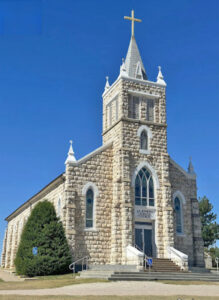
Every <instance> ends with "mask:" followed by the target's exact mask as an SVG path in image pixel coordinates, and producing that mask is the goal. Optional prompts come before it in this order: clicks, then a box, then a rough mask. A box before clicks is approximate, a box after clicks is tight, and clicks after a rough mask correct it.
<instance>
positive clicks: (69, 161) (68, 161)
mask: <svg viewBox="0 0 219 300" xmlns="http://www.w3.org/2000/svg"><path fill="white" fill-rule="evenodd" d="M69 142H70V147H69V151H68V157H67V159H66V161H65V164H66V165H67V164H72V163H75V162H76V158H75V154H74V150H73V148H72V141H71V140H70V141H69Z"/></svg>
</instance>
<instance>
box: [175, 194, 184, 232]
mask: <svg viewBox="0 0 219 300" xmlns="http://www.w3.org/2000/svg"><path fill="white" fill-rule="evenodd" d="M176 198H178V199H179V201H180V208H181V211H180V218H181V227H182V232H177V231H176V230H175V232H176V235H177V236H185V231H184V214H183V212H184V205H185V204H186V200H185V197H184V195H183V193H182V192H181V191H176V192H175V193H174V194H173V208H174V210H175V199H176ZM175 222H176V220H175ZM175 225H176V224H175Z"/></svg>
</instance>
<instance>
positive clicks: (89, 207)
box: [85, 188, 94, 228]
mask: <svg viewBox="0 0 219 300" xmlns="http://www.w3.org/2000/svg"><path fill="white" fill-rule="evenodd" d="M93 210H94V192H93V190H92V189H91V188H89V189H88V190H87V193H86V225H85V226H86V228H92V227H93V215H94V213H93Z"/></svg>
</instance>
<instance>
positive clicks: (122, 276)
mask: <svg viewBox="0 0 219 300" xmlns="http://www.w3.org/2000/svg"><path fill="white" fill-rule="evenodd" d="M109 280H134V281H135V280H136V281H143V280H146V281H147V280H185V281H216V282H219V276H215V275H214V274H209V273H208V275H207V274H206V273H205V274H204V273H189V272H188V273H186V272H185V273H184V272H182V273H179V272H177V273H171V272H169V273H163V272H157V273H156V272H154V273H141V272H139V273H128V274H127V273H116V272H115V273H114V274H112V275H111V276H110V277H109Z"/></svg>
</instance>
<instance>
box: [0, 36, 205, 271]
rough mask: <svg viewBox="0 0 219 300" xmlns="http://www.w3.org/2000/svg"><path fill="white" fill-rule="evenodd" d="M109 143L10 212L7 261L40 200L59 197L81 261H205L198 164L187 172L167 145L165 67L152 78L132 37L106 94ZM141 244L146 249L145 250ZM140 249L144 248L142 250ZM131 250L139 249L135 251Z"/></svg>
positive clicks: (71, 163) (70, 162)
mask: <svg viewBox="0 0 219 300" xmlns="http://www.w3.org/2000/svg"><path fill="white" fill-rule="evenodd" d="M102 137H103V144H102V146H101V147H100V148H98V149H96V150H95V151H93V152H92V153H89V154H88V155H87V156H85V157H83V158H81V159H80V160H76V159H75V156H74V152H73V148H72V145H70V149H69V152H68V157H67V159H66V161H65V166H66V167H65V172H64V173H63V174H61V175H60V176H59V177H57V178H56V179H54V180H53V181H52V182H50V183H49V184H48V185H47V186H46V187H44V188H43V189H42V190H41V191H40V192H39V193H37V194H36V195H34V196H33V197H32V198H30V199H29V200H28V201H26V202H25V203H24V204H23V205H21V206H20V207H19V208H18V209H16V210H15V211H14V212H13V213H12V214H11V215H9V216H8V217H7V218H6V221H7V222H8V226H7V229H6V232H5V238H4V241H3V251H2V260H1V264H2V267H4V268H12V267H13V266H14V258H15V255H16V251H17V248H18V245H19V240H20V236H21V233H22V229H23V226H24V225H25V222H26V220H27V218H28V216H29V215H30V213H31V210H32V208H33V207H34V205H35V204H36V203H37V202H39V201H43V200H45V199H47V200H49V201H51V202H52V203H53V204H54V206H55V208H56V211H57V215H58V216H59V217H60V219H61V221H62V223H63V226H64V228H65V232H66V236H67V239H68V242H69V245H70V248H71V250H72V255H73V261H74V260H76V259H79V258H82V257H84V256H86V255H89V257H90V263H92V264H96V265H99V264H101V265H102V264H111V265H114V264H115V265H117V264H120V265H126V264H129V263H130V257H132V260H131V263H132V264H133V262H134V263H136V264H137V263H138V262H137V260H135V259H134V258H133V257H134V256H135V255H136V256H139V253H145V254H146V255H147V256H148V257H156V258H171V259H172V258H173V257H175V258H176V260H177V256H178V259H181V260H183V259H185V257H186V258H187V262H188V265H189V266H198V267H203V266H204V248H203V240H202V237H201V223H200V216H199V208H198V201H197V187H196V174H195V173H194V170H193V166H192V163H191V162H190V163H189V168H188V171H185V170H184V169H183V168H182V167H180V166H179V165H178V164H177V163H176V162H175V161H173V160H172V159H171V157H170V156H169V154H168V152H167V123H166V83H165V81H164V78H163V75H162V73H161V69H160V68H159V72H158V77H157V81H156V82H152V81H149V80H148V77H147V74H146V71H145V68H144V65H143V62H142V59H141V56H140V53H139V49H138V46H137V43H136V40H135V37H134V32H133V34H132V36H131V40H130V44H129V48H128V52H127V56H126V59H125V60H124V61H123V62H122V65H121V67H120V74H119V76H118V78H117V79H116V81H115V82H114V83H113V84H112V85H109V82H108V78H107V81H106V86H105V91H104V93H103V132H102ZM137 249H138V250H137ZM135 250H136V251H135ZM130 252H131V253H132V254H133V255H130Z"/></svg>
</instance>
